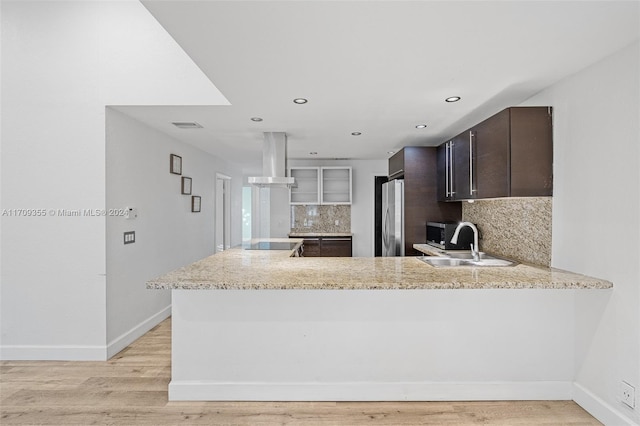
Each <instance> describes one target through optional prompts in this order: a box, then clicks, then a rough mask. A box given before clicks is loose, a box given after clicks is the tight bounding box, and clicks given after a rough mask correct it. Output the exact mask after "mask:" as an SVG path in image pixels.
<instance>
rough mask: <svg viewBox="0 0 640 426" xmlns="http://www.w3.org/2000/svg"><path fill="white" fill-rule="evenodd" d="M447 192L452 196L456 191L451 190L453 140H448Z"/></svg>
mask: <svg viewBox="0 0 640 426" xmlns="http://www.w3.org/2000/svg"><path fill="white" fill-rule="evenodd" d="M449 181H450V182H449V190H450V192H449V194H451V198H453V194H455V193H456V192H455V191H454V190H453V189H454V188H453V141H451V142H449Z"/></svg>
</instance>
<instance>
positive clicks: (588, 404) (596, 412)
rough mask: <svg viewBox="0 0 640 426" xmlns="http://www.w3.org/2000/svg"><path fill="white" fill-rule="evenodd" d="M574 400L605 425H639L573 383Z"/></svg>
mask: <svg viewBox="0 0 640 426" xmlns="http://www.w3.org/2000/svg"><path fill="white" fill-rule="evenodd" d="M573 400H574V401H575V402H576V404H578V405H579V406H581V407H582V408H584V409H585V410H586V411H587V412H588V413H589V414H591V415H592V416H593V417H595V418H596V419H598V420H599V421H600V422H602V423H603V424H605V425H611V426H622V425H630V426H633V425H635V426H637V425H639V423H636V422H634V421H633V420H632V419H630V418H629V417H627V416H625V415H624V413H622V412H621V411H619V410H617V409H616V408H615V407H613V406H611V405H610V404H608V403H607V402H606V401H604V400H603V399H602V398H600V397H598V396H596V395H595V394H593V393H592V392H591V391H589V390H588V389H586V388H585V387H584V386H582V385H580V384H579V383H575V382H574V383H573Z"/></svg>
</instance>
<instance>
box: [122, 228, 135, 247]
mask: <svg viewBox="0 0 640 426" xmlns="http://www.w3.org/2000/svg"><path fill="white" fill-rule="evenodd" d="M135 242H136V231H128V232H125V233H124V243H125V244H133V243H135Z"/></svg>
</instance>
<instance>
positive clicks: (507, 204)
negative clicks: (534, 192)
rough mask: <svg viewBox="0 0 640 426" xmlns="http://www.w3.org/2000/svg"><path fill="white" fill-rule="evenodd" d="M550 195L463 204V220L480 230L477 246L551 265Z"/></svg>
mask: <svg viewBox="0 0 640 426" xmlns="http://www.w3.org/2000/svg"><path fill="white" fill-rule="evenodd" d="M551 209H552V198H551V197H527V198H504V199H496V200H478V201H476V202H474V203H465V202H463V203H462V219H463V220H465V221H468V222H472V223H475V224H476V225H477V226H478V230H479V231H480V237H481V239H480V249H481V250H482V251H486V252H488V253H493V254H496V255H498V256H504V257H507V258H511V259H514V260H518V261H520V262H527V263H533V264H537V265H544V266H550V265H551Z"/></svg>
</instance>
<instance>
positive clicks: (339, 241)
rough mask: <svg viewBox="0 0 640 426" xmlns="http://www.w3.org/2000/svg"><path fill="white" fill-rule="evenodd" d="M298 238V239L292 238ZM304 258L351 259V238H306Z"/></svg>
mask: <svg viewBox="0 0 640 426" xmlns="http://www.w3.org/2000/svg"><path fill="white" fill-rule="evenodd" d="M291 238H296V237H291ZM303 248H304V250H303V252H302V256H303V257H351V256H352V238H351V237H323V236H317V237H306V238H305V239H304V245H303Z"/></svg>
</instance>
